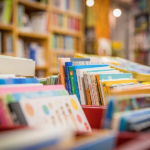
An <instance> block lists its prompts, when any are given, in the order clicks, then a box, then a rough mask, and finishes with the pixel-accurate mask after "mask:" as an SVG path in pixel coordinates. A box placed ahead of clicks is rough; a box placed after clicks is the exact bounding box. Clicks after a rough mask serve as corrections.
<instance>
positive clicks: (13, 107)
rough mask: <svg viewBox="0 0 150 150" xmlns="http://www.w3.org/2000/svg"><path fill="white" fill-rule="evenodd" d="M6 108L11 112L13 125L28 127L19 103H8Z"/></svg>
mask: <svg viewBox="0 0 150 150" xmlns="http://www.w3.org/2000/svg"><path fill="white" fill-rule="evenodd" d="M8 107H9V109H10V111H11V114H12V116H14V117H13V121H14V123H15V124H20V125H28V123H27V121H26V119H25V116H24V114H23V112H22V109H21V107H20V104H19V102H13V103H9V104H8Z"/></svg>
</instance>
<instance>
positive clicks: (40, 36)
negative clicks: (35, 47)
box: [18, 30, 48, 39]
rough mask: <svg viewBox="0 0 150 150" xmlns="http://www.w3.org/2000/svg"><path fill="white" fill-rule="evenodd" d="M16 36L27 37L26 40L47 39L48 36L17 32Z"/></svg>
mask: <svg viewBox="0 0 150 150" xmlns="http://www.w3.org/2000/svg"><path fill="white" fill-rule="evenodd" d="M18 35H19V36H23V37H28V38H35V39H47V38H48V35H47V34H41V33H35V32H25V31H21V30H18Z"/></svg>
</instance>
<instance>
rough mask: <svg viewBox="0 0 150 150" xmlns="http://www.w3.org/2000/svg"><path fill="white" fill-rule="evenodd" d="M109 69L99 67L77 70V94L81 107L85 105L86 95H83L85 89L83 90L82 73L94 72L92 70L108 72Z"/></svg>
mask: <svg viewBox="0 0 150 150" xmlns="http://www.w3.org/2000/svg"><path fill="white" fill-rule="evenodd" d="M108 69H110V67H109V66H108V67H99V68H87V69H77V70H76V74H77V81H78V87H79V93H80V100H81V104H82V105H86V104H87V100H86V93H85V88H84V81H83V80H84V79H83V72H85V71H92V70H93V71H94V70H97V71H98V70H108Z"/></svg>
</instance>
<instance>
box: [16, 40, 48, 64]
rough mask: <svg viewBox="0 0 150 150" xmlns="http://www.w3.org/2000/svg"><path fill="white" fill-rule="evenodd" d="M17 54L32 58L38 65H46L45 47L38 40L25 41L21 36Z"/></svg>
mask: <svg viewBox="0 0 150 150" xmlns="http://www.w3.org/2000/svg"><path fill="white" fill-rule="evenodd" d="M17 56H18V57H21V58H29V59H32V60H34V61H35V62H36V65H37V66H45V65H46V61H45V60H46V59H45V48H44V47H43V46H42V45H40V44H39V43H36V42H30V43H25V42H24V41H23V40H22V39H21V38H20V39H19V40H18V43H17Z"/></svg>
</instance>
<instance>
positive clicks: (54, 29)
mask: <svg viewBox="0 0 150 150" xmlns="http://www.w3.org/2000/svg"><path fill="white" fill-rule="evenodd" d="M50 31H51V32H54V33H58V34H65V35H70V36H74V37H78V38H80V37H81V36H82V34H81V32H77V31H68V30H63V29H58V28H51V29H50Z"/></svg>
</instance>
